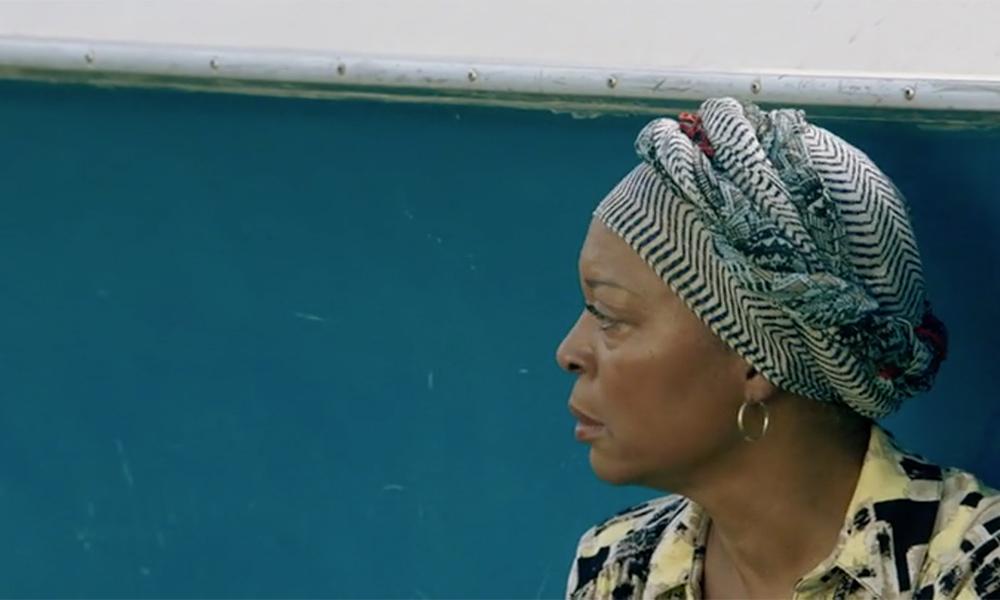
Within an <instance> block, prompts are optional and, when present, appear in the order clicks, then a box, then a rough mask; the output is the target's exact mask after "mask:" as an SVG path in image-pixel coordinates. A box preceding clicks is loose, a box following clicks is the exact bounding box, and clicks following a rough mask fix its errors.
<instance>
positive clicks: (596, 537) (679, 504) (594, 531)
mask: <svg viewBox="0 0 1000 600" xmlns="http://www.w3.org/2000/svg"><path fill="white" fill-rule="evenodd" d="M689 502H690V501H689V500H688V499H687V498H685V497H684V496H681V495H679V494H670V495H667V496H661V497H659V498H653V499H651V500H646V501H645V502H641V503H639V504H634V505H632V506H629V507H627V508H624V509H622V510H619V511H618V512H616V513H614V514H613V515H611V516H610V517H608V518H606V519H604V520H603V521H601V522H599V523H597V524H596V525H594V526H593V527H591V528H590V529H588V530H587V531H585V532H584V533H583V535H582V536H581V537H580V544H579V545H578V549H577V554H579V553H580V550H581V549H584V548H586V547H590V546H597V547H611V546H613V545H614V544H616V543H617V542H620V541H621V540H622V539H623V538H624V537H625V536H627V535H629V534H631V533H635V532H636V531H638V530H641V529H643V528H645V527H647V526H649V525H651V524H652V523H653V522H656V523H657V524H662V521H663V517H664V516H667V518H668V519H669V518H670V516H674V517H676V515H678V514H680V512H681V509H682V508H684V507H685V506H687V504H688V503H689Z"/></svg>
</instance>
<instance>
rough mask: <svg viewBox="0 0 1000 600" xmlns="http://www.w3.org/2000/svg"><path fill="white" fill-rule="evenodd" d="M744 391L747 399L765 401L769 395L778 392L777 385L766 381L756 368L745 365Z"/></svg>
mask: <svg viewBox="0 0 1000 600" xmlns="http://www.w3.org/2000/svg"><path fill="white" fill-rule="evenodd" d="M745 388H746V389H745V393H744V395H743V397H744V398H746V399H747V400H754V401H756V402H767V401H768V400H769V399H770V398H771V396H774V395H775V394H777V393H778V386H776V385H774V384H773V383H771V382H770V381H768V380H767V379H766V378H765V377H764V376H763V375H762V374H761V373H760V371H758V370H757V369H755V368H753V367H751V366H749V365H748V366H747V370H746V384H745Z"/></svg>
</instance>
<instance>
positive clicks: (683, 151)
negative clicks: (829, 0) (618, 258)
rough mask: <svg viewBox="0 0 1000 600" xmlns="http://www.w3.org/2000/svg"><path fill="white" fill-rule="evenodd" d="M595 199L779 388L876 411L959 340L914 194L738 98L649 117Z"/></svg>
mask: <svg viewBox="0 0 1000 600" xmlns="http://www.w3.org/2000/svg"><path fill="white" fill-rule="evenodd" d="M635 149H636V152H637V153H638V154H639V157H640V158H641V159H642V162H641V163H640V164H639V165H638V166H637V167H636V168H635V169H633V170H632V172H631V173H629V174H628V175H627V176H626V177H625V178H624V179H623V180H622V181H621V182H620V183H619V184H618V185H617V186H615V188H614V189H613V190H612V191H611V192H610V193H609V194H608V196H607V197H606V198H605V199H604V200H603V201H602V202H601V203H600V205H599V206H598V207H597V209H596V210H595V212H594V215H595V217H597V218H598V219H599V220H600V221H601V222H603V223H604V224H605V225H606V226H607V227H608V228H609V229H611V230H612V231H614V232H615V233H617V234H618V235H619V236H620V237H621V238H622V239H624V240H625V241H626V242H627V243H628V244H629V245H630V246H631V247H632V248H633V249H634V250H635V251H636V252H637V253H638V254H639V255H640V256H641V257H642V258H643V259H644V260H645V261H646V262H647V263H648V264H649V265H650V266H651V267H652V268H653V270H654V271H655V272H656V273H657V274H658V275H659V276H660V277H661V278H662V279H663V281H664V282H665V283H666V284H667V285H669V286H670V288H671V289H672V290H673V291H674V292H675V293H676V294H677V295H678V296H680V298H681V299H682V300H683V301H684V302H685V304H686V305H687V306H688V307H689V308H690V309H691V310H692V311H694V313H695V314H696V315H698V317H699V318H701V320H702V321H704V322H705V324H707V325H708V326H709V327H710V328H711V329H712V331H714V332H715V334H716V335H718V336H719V337H720V338H721V339H722V340H723V341H724V342H725V343H726V344H727V345H728V346H729V347H731V348H732V349H733V350H734V351H736V352H737V353H738V354H739V355H740V356H742V357H743V358H744V359H745V360H746V361H747V362H748V363H750V365H751V366H753V367H754V368H756V369H757V370H758V371H759V372H761V373H762V374H763V375H764V376H765V377H766V378H767V379H768V380H769V381H771V382H772V383H774V384H775V385H777V386H778V387H780V388H782V389H785V390H788V391H790V392H793V393H797V394H800V395H803V396H806V397H809V398H813V399H816V400H821V401H830V402H842V403H845V404H847V405H848V406H849V407H850V408H852V409H853V410H854V411H855V412H857V413H859V414H861V415H864V416H866V417H870V418H879V417H882V416H885V415H887V414H889V413H891V412H893V411H894V410H896V409H897V408H898V407H899V404H900V402H901V401H902V400H903V399H904V398H908V397H910V396H913V395H914V394H916V393H918V392H921V391H924V390H927V389H929V388H930V387H931V384H932V383H933V380H934V376H935V374H936V373H937V370H938V367H939V365H940V363H941V361H942V360H943V359H944V357H945V353H946V350H947V333H946V330H945V328H944V325H943V324H942V323H941V321H939V320H938V319H937V318H935V317H934V315H933V314H932V313H931V310H930V303H929V302H928V300H927V298H926V296H925V291H924V280H923V271H922V267H921V262H920V256H919V253H918V250H917V244H916V239H915V237H914V234H913V230H912V227H911V224H910V219H909V208H908V206H907V204H906V201H905V199H904V198H903V195H902V194H901V193H900V191H899V190H898V189H897V188H896V186H895V185H894V184H893V183H892V181H891V180H890V179H889V178H888V177H887V176H886V175H885V174H883V173H882V172H881V171H880V170H879V169H878V167H877V166H876V165H875V164H874V163H873V162H872V161H871V160H870V159H869V158H868V157H867V156H866V155H865V154H864V153H863V152H861V151H860V150H858V149H857V148H855V147H854V146H852V145H850V144H848V143H847V142H845V141H844V140H842V139H841V138H839V137H837V136H836V135H834V134H832V133H830V132H829V131H827V130H825V129H823V128H821V127H818V126H815V125H812V124H810V123H808V122H807V121H806V118H805V113H804V112H803V111H801V110H793V109H780V110H772V111H762V110H761V109H759V108H758V107H757V106H755V105H753V104H751V103H746V102H740V101H737V100H735V99H732V98H715V99H710V100H708V101H706V102H704V103H703V104H702V105H701V109H700V110H699V111H698V113H697V114H688V113H683V114H681V115H680V117H679V118H678V120H674V119H667V118H661V119H656V120H654V121H652V122H650V123H649V124H647V125H646V126H645V127H644V128H643V129H642V131H641V132H640V133H639V136H638V138H637V139H636V142H635Z"/></svg>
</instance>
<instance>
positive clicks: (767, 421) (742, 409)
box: [736, 400, 771, 442]
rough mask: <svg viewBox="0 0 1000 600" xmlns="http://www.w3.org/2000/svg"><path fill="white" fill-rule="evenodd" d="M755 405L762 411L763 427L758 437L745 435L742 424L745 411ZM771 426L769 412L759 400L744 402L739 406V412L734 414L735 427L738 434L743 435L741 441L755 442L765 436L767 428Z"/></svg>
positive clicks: (744, 428) (744, 426) (745, 430)
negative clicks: (737, 429) (738, 431)
mask: <svg viewBox="0 0 1000 600" xmlns="http://www.w3.org/2000/svg"><path fill="white" fill-rule="evenodd" d="M752 404H756V405H758V406H760V407H761V409H763V410H764V426H763V427H761V430H760V435H758V436H756V437H752V436H750V435H749V434H747V429H746V424H745V423H744V416H745V414H746V411H747V407H748V406H750V405H752ZM770 424H771V411H769V410H768V408H767V405H766V404H764V403H763V402H761V401H760V400H745V401H744V402H743V404H742V405H740V412H738V413H736V426H737V427H739V429H740V433H741V434H743V439H744V440H746V441H748V442H756V441H759V440H760V439H762V438H763V437H764V436H765V435H767V428H768V426H769V425H770Z"/></svg>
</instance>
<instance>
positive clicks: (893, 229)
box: [557, 98, 1000, 599]
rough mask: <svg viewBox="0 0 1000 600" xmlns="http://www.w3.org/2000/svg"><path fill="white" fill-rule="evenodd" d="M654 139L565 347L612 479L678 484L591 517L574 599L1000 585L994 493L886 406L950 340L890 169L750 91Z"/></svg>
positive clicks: (662, 127)
mask: <svg viewBox="0 0 1000 600" xmlns="http://www.w3.org/2000/svg"><path fill="white" fill-rule="evenodd" d="M636 149H637V151H638V154H639V156H640V157H641V158H642V162H641V163H640V164H639V165H638V166H637V167H636V168H635V169H634V170H633V171H632V172H631V173H629V174H628V175H627V176H626V177H625V178H624V179H623V180H622V181H621V182H620V183H619V184H618V185H617V186H616V187H615V188H614V189H613V190H612V191H611V193H610V194H609V195H608V196H607V197H606V198H605V199H604V200H603V201H602V202H601V203H600V205H599V206H598V208H597V210H596V211H595V213H594V219H593V221H592V223H591V225H590V229H589V231H588V233H587V237H586V240H585V242H584V245H583V248H582V250H581V253H580V262H579V268H580V278H581V283H582V288H583V295H584V298H585V304H586V310H585V311H583V312H582V313H581V315H580V318H579V320H578V321H577V322H576V324H575V325H574V326H573V328H572V329H571V331H570V332H569V333H568V334H567V336H566V338H565V339H564V340H563V342H562V344H561V345H560V347H559V349H558V352H557V359H558V361H559V364H560V365H561V366H562V367H563V368H564V369H565V370H567V371H569V372H570V373H573V374H574V375H576V383H575V385H574V387H573V392H572V395H571V398H570V402H569V404H570V410H571V412H572V413H573V414H574V415H575V416H576V418H577V420H578V424H577V429H576V435H577V438H578V439H580V440H582V441H585V442H587V443H589V444H590V462H591V466H592V467H593V469H594V471H595V473H596V474H597V475H598V477H600V478H601V479H603V480H605V481H608V482H610V483H614V484H638V485H643V486H647V487H650V488H654V489H658V490H664V491H667V490H669V491H671V492H675V494H674V495H669V496H665V497H663V498H660V499H656V500H653V501H650V502H647V503H644V504H642V505H640V506H637V507H633V508H630V509H628V510H625V511H623V512H621V513H619V514H618V515H615V516H614V517H612V518H610V519H609V520H607V521H605V522H604V523H601V524H600V525H597V526H595V527H593V528H591V529H590V530H589V531H587V532H586V533H585V534H584V535H583V537H582V538H581V540H580V543H579V547H578V549H577V555H576V557H575V559H574V561H573V566H572V570H571V572H570V575H569V581H568V589H567V597H571V598H658V599H659V598H792V597H794V598H902V597H915V598H952V597H958V598H973V597H1000V495H998V492H997V491H996V490H993V489H990V488H988V487H986V486H985V485H984V484H982V483H980V482H979V481H978V480H977V479H976V478H975V477H974V476H973V475H971V474H969V473H965V472H962V471H959V470H956V469H942V468H940V467H938V466H935V465H933V464H930V463H928V462H927V461H926V460H924V459H922V458H921V457H919V456H916V455H913V454H908V453H907V452H905V451H904V450H903V449H901V448H900V447H899V446H898V445H897V444H896V442H895V441H894V439H893V438H892V436H891V434H889V433H888V432H887V431H885V430H884V429H882V428H881V427H880V426H879V425H878V424H877V423H875V421H874V419H877V418H880V417H883V416H885V415H887V414H889V413H890V412H892V411H894V410H895V409H897V408H898V407H899V404H900V402H901V401H902V400H903V399H905V398H907V397H910V396H913V395H914V394H916V393H919V392H921V391H925V390H927V389H929V388H930V386H931V384H932V382H933V379H934V376H935V374H936V372H937V370H938V367H939V365H940V363H941V361H942V360H943V359H944V358H945V353H946V345H947V337H946V332H945V328H944V326H943V325H942V324H941V322H940V321H938V320H937V319H936V318H935V317H934V315H933V313H932V312H931V310H930V304H929V302H928V301H927V299H926V297H925V293H924V285H923V279H922V273H921V267H920V258H919V255H918V252H917V246H916V242H915V239H914V236H913V232H912V229H911V226H910V222H909V217H908V208H907V206H906V204H905V201H904V199H903V197H902V195H901V194H900V193H899V191H898V190H897V189H896V188H895V186H894V185H893V184H892V182H891V181H890V180H889V179H888V178H887V177H886V176H885V175H884V174H882V172H881V171H879V170H878V168H877V167H876V166H875V165H874V164H873V163H872V162H871V161H870V160H869V159H868V157H867V156H865V155H864V154H863V153H862V152H860V151H859V150H857V149H856V148H854V147H853V146H851V145H849V144H847V143H846V142H844V141H843V140H841V139H840V138H838V137H836V136H835V135H833V134H831V133H829V132H828V131H826V130H824V129H822V128H820V127H817V126H814V125H811V124H809V123H808V122H807V121H806V120H805V117H804V113H802V112H801V111H796V110H775V111H769V112H764V111H761V110H760V109H758V108H757V107H756V106H754V105H752V104H748V103H741V102H738V101H736V100H734V99H731V98H719V99H712V100H709V101H707V102H705V103H704V104H703V105H702V106H701V110H700V111H699V113H698V114H697V115H692V114H682V115H681V116H680V118H679V122H676V121H674V120H671V119H658V120H655V121H653V122H651V123H649V124H648V125H647V126H646V127H645V128H644V129H643V130H642V132H641V133H640V134H639V137H638V139H637V140H636ZM665 284H666V285H665Z"/></svg>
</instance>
